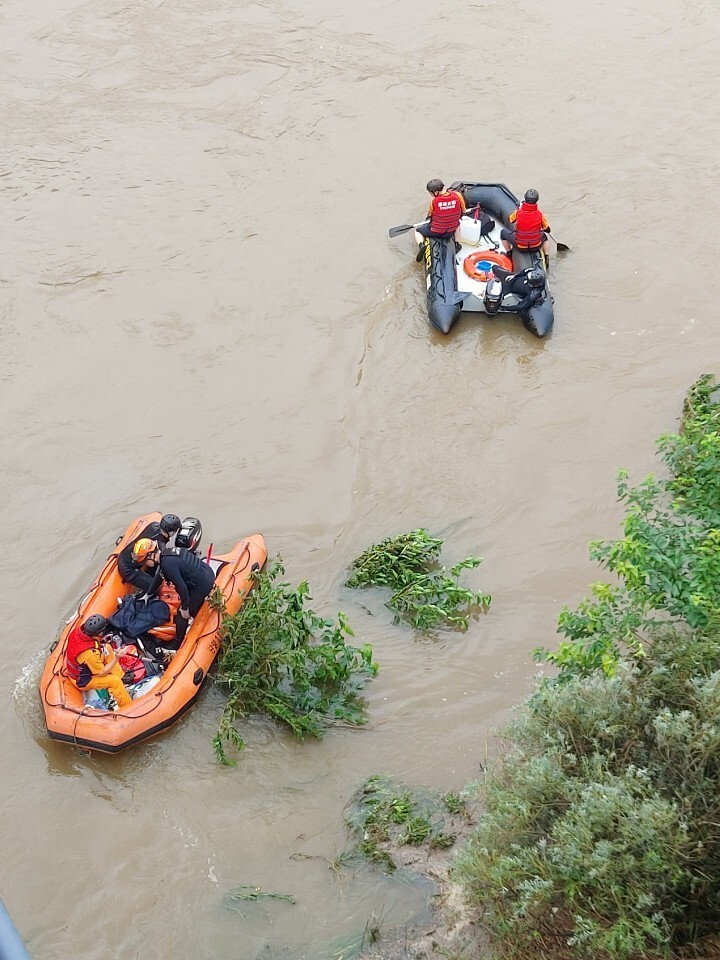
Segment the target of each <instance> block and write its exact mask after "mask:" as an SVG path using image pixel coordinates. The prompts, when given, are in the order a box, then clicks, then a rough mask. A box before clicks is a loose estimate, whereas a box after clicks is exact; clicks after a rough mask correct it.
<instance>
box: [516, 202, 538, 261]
mask: <svg viewBox="0 0 720 960" xmlns="http://www.w3.org/2000/svg"><path fill="white" fill-rule="evenodd" d="M542 222H543V215H542V210H538V206H537V204H536V203H526V202H525V201H524V200H523V202H522V203H521V204H520V207H519V209H518V212H517V219H516V220H515V246H516V247H520V248H521V249H525V250H527V249H528V248H529V247H539V246H541V245H542V242H543V240H544V239H545V238H544V237H543V234H542Z"/></svg>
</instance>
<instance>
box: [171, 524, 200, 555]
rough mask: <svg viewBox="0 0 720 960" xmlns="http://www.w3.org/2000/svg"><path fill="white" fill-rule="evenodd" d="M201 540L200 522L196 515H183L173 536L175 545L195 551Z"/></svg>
mask: <svg viewBox="0 0 720 960" xmlns="http://www.w3.org/2000/svg"><path fill="white" fill-rule="evenodd" d="M201 540H202V524H201V523H200V521H199V520H198V518H197V517H185V519H184V520H183V522H182V526H181V527H180V529H179V530H178V534H177V536H176V537H175V546H176V547H184V548H185V549H186V550H192V552H193V553H197V549H198V547H199V546H200V541H201Z"/></svg>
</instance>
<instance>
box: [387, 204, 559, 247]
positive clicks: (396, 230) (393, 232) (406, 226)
mask: <svg viewBox="0 0 720 960" xmlns="http://www.w3.org/2000/svg"><path fill="white" fill-rule="evenodd" d="M479 206H480V204H479V203H476V204H475V205H474V206H472V207H470V209H469V210H466V211H465V214H464V216H467V215H469V214H471V213H472V212H473V211H474V210H476V209H477V207H479ZM429 219H430V217H426V218H425V219H424V220H421V221H420V223H401V224H400V226H399V227H390V229H389V230H388V236H389V237H399V236H400V234H401V233H407V232H408V230H415V229H416V228H417V227H419V226H422V224H423V223H427V222H428V221H429ZM553 239H555V238H554V237H553Z"/></svg>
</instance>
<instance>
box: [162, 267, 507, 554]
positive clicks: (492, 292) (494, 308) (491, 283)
mask: <svg viewBox="0 0 720 960" xmlns="http://www.w3.org/2000/svg"><path fill="white" fill-rule="evenodd" d="M502 298H503V285H502V280H498V279H497V277H494V278H493V279H492V280H488V282H487V284H486V285H485V293H484V295H483V306H484V307H485V313H489V314H490V315H491V316H492V314H495V313H497V312H498V310H499V309H500V304H501V303H502ZM178 536H180V534H178Z"/></svg>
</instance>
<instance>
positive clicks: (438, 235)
mask: <svg viewBox="0 0 720 960" xmlns="http://www.w3.org/2000/svg"><path fill="white" fill-rule="evenodd" d="M426 189H427V192H428V193H429V194H430V195H431V197H432V200H431V201H430V206H429V207H428V214H427V215H428V218H429V222H428V223H421V224H420V225H419V226H418V227H416V230H417V232H418V233H419V234H420V235H421V236H423V237H426V238H433V239H439V240H446V239H450V238H451V237H454V236H455V231H456V230H457V228H458V227H459V225H460V217H462V215H463V214H464V213H465V198H464V197H463V195H462V194H461V193H458V192H457V190H446V189H445V184H444V183H443V182H442V180H437V179H436V180H428V182H427V186H426ZM424 246H425V241H424V240H423V241H422V242H421V244H420V249H419V250H418V255H417V261H418V263H419V262H420V260H421V259H422V252H423V249H424Z"/></svg>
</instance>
